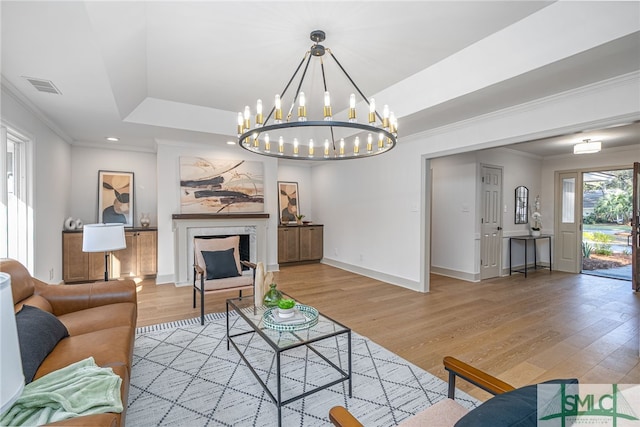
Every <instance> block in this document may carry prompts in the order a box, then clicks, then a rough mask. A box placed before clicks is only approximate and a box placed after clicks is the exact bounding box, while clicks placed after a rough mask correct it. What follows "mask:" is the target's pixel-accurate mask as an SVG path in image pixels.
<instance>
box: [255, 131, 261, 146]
mask: <svg viewBox="0 0 640 427" xmlns="http://www.w3.org/2000/svg"><path fill="white" fill-rule="evenodd" d="M253 147H254V148H260V141H258V134H257V133H254V134H253Z"/></svg>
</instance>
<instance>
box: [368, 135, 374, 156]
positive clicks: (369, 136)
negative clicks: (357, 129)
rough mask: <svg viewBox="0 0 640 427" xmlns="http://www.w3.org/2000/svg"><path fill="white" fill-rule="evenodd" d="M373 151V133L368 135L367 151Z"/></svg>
mask: <svg viewBox="0 0 640 427" xmlns="http://www.w3.org/2000/svg"><path fill="white" fill-rule="evenodd" d="M372 151H373V136H372V135H371V134H369V135H367V153H370V152H372Z"/></svg>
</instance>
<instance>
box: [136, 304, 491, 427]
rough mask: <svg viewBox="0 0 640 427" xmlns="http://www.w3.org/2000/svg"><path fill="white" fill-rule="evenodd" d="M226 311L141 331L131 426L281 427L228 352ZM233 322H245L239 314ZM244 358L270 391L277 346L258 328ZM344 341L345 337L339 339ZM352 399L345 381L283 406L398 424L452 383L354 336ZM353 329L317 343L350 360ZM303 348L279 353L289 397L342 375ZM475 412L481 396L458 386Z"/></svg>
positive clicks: (307, 421)
mask: <svg viewBox="0 0 640 427" xmlns="http://www.w3.org/2000/svg"><path fill="white" fill-rule="evenodd" d="M225 319H226V318H225V314H224V313H222V314H219V313H216V314H210V315H207V317H206V322H205V325H204V326H200V319H199V318H197V319H190V320H185V321H179V322H172V323H165V324H160V325H153V326H149V327H144V328H138V330H137V331H136V332H137V335H136V341H135V348H134V363H133V369H132V373H131V384H130V388H129V404H128V409H127V415H126V423H127V425H130V426H136V427H141V426H188V427H197V426H234V427H235V426H259V427H263V426H277V425H278V415H277V414H278V411H277V407H276V405H275V404H274V403H273V402H272V401H271V399H270V398H269V396H268V395H267V394H266V393H265V391H264V390H263V389H262V387H261V386H260V384H259V383H258V381H257V380H256V379H255V377H254V376H253V374H252V373H251V372H250V370H249V368H248V367H247V366H246V365H245V363H244V362H243V361H242V359H241V358H240V356H239V355H238V353H237V352H236V351H235V350H234V349H233V347H231V349H230V350H227V344H226V320H225ZM230 319H231V322H236V323H238V322H243V320H242V319H241V318H240V317H239V316H232V317H231V318H230ZM244 337H245V338H244V339H246V342H245V343H244V345H245V346H246V347H243V348H245V354H246V355H247V357H249V360H250V361H251V364H252V365H253V366H254V367H255V368H256V370H257V372H258V374H259V375H260V377H261V378H262V379H263V381H265V382H266V383H267V385H268V386H269V387H270V389H271V390H275V388H276V378H275V377H276V375H275V357H274V352H273V351H272V350H271V349H270V348H269V347H267V345H266V344H265V343H264V342H263V341H262V339H261V338H260V337H259V336H258V335H257V334H247V335H245V336H244ZM340 340H343V342H340ZM351 342H352V363H353V364H352V367H353V369H352V371H353V396H352V397H349V395H348V388H347V382H343V383H340V384H337V385H334V386H332V387H330V388H328V389H326V390H322V391H319V392H317V393H314V394H311V395H309V396H307V397H305V398H303V399H300V400H297V401H295V402H292V403H290V404H288V405H286V406H284V407H283V408H282V425H283V426H327V425H330V422H329V416H328V414H329V409H330V408H331V407H333V406H335V405H342V406H345V407H347V408H348V409H349V411H350V412H351V413H353V414H354V415H355V416H356V417H357V418H358V419H359V420H360V421H361V422H362V423H363V424H364V425H366V426H367V427H372V426H392V425H396V424H397V423H398V422H400V421H402V420H404V419H406V418H408V417H410V416H412V415H413V414H415V413H417V412H419V411H421V410H423V409H425V408H426V407H428V406H430V405H432V404H434V403H436V402H437V401H439V400H441V399H443V398H445V397H446V396H447V383H446V382H444V381H442V380H440V379H439V378H437V377H435V376H433V375H431V374H429V373H428V372H426V371H424V370H422V369H420V368H418V367H417V366H415V365H412V364H411V363H409V362H408V361H406V360H404V359H402V358H400V357H398V356H397V355H395V354H393V353H391V352H390V351H388V350H386V349H384V348H383V347H381V346H379V345H377V344H376V343H374V342H373V341H371V340H369V339H367V338H365V337H363V336H361V335H358V334H356V333H352V338H351ZM345 344H346V335H340V336H339V337H338V338H335V339H332V340H326V342H325V341H323V342H320V343H319V344H318V345H315V347H316V348H317V349H318V350H319V351H321V352H322V353H323V354H324V355H325V356H327V357H329V358H330V359H331V360H332V361H333V362H334V363H336V364H337V365H338V366H342V367H346V366H347V355H346V348H347V347H346V345H345ZM312 356H313V352H309V351H307V350H306V347H300V348H297V349H294V350H291V351H287V352H285V353H283V354H282V355H281V357H282V366H283V368H282V377H283V378H282V387H283V397H284V398H285V399H286V398H287V397H290V396H288V394H289V395H294V394H300V393H301V392H304V391H305V390H307V389H308V388H309V387H315V386H317V385H318V384H325V383H327V382H329V381H330V380H331V379H332V377H331V375H333V376H334V377H333V378H334V379H335V378H337V375H338V374H337V373H336V372H335V371H334V370H333V369H332V368H331V369H329V368H328V367H327V366H326V364H323V363H319V361H318V360H317V358H314V357H312ZM456 400H457V401H458V402H459V403H460V404H461V405H463V406H465V407H468V408H474V407H476V406H477V405H478V404H479V403H480V402H479V401H477V400H476V399H475V398H473V397H471V396H469V395H467V394H465V393H463V392H461V391H457V392H456Z"/></svg>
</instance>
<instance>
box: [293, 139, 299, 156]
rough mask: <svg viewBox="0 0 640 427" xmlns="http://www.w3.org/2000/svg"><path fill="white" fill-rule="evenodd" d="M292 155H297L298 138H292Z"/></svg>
mask: <svg viewBox="0 0 640 427" xmlns="http://www.w3.org/2000/svg"><path fill="white" fill-rule="evenodd" d="M293 155H294V156H297V155H298V138H293Z"/></svg>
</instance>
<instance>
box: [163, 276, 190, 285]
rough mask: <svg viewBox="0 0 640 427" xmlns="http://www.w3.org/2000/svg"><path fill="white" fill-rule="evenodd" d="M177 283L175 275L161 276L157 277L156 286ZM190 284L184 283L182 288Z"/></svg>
mask: <svg viewBox="0 0 640 427" xmlns="http://www.w3.org/2000/svg"><path fill="white" fill-rule="evenodd" d="M175 282H176V277H175V275H173V274H159V275H157V276H156V285H166V284H169V283H171V284H173V283H175ZM187 285H189V283H184V284H183V285H182V286H187Z"/></svg>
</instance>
